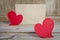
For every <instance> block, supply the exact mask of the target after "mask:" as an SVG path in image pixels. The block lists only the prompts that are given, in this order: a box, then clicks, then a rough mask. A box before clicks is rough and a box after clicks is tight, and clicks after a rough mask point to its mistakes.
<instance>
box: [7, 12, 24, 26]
mask: <svg viewBox="0 0 60 40" xmlns="http://www.w3.org/2000/svg"><path fill="white" fill-rule="evenodd" d="M8 19H9V21H10V25H18V24H21V22H22V20H23V16H22V15H21V14H20V15H16V13H15V12H14V11H10V12H8Z"/></svg>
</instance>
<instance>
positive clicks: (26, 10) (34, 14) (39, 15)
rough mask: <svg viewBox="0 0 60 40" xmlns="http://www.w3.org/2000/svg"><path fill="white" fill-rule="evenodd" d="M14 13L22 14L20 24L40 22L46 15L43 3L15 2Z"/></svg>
mask: <svg viewBox="0 0 60 40" xmlns="http://www.w3.org/2000/svg"><path fill="white" fill-rule="evenodd" d="M15 9H16V13H17V15H18V14H22V15H23V22H22V24H36V23H42V22H43V20H44V19H45V15H46V5H45V4H16V5H15Z"/></svg>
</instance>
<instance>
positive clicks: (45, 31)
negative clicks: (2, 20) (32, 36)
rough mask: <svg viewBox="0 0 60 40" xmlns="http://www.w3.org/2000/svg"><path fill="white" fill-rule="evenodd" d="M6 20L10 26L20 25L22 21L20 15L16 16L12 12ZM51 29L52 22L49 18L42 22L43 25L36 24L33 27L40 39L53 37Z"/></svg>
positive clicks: (52, 26)
mask: <svg viewBox="0 0 60 40" xmlns="http://www.w3.org/2000/svg"><path fill="white" fill-rule="evenodd" d="M8 18H9V20H10V25H18V24H21V22H22V20H23V16H22V15H21V14H20V15H16V13H15V12H14V11H10V12H9V13H8ZM53 28H54V21H53V20H52V19H51V18H46V19H45V20H44V21H43V24H40V23H38V24H36V25H35V27H34V29H35V32H36V34H37V35H38V36H39V37H42V38H50V37H53V35H52V30H53Z"/></svg>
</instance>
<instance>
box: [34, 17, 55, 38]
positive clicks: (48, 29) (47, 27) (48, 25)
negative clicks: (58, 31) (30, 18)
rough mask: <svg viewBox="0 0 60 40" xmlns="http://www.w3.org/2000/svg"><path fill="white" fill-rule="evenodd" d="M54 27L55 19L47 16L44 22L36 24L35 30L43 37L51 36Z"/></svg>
mask: <svg viewBox="0 0 60 40" xmlns="http://www.w3.org/2000/svg"><path fill="white" fill-rule="evenodd" d="M53 28H54V21H53V20H52V19H51V18H46V19H45V20H44V21H43V24H39V23H38V24H36V25H35V28H34V29H35V32H36V34H37V35H38V36H40V37H42V38H50V37H53V36H52V30H53Z"/></svg>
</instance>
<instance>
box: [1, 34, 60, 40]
mask: <svg viewBox="0 0 60 40" xmlns="http://www.w3.org/2000/svg"><path fill="white" fill-rule="evenodd" d="M12 34H14V35H12ZM0 35H1V36H0V40H60V33H53V36H54V37H53V38H40V37H39V36H37V34H36V33H0ZM1 37H2V38H1Z"/></svg>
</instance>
